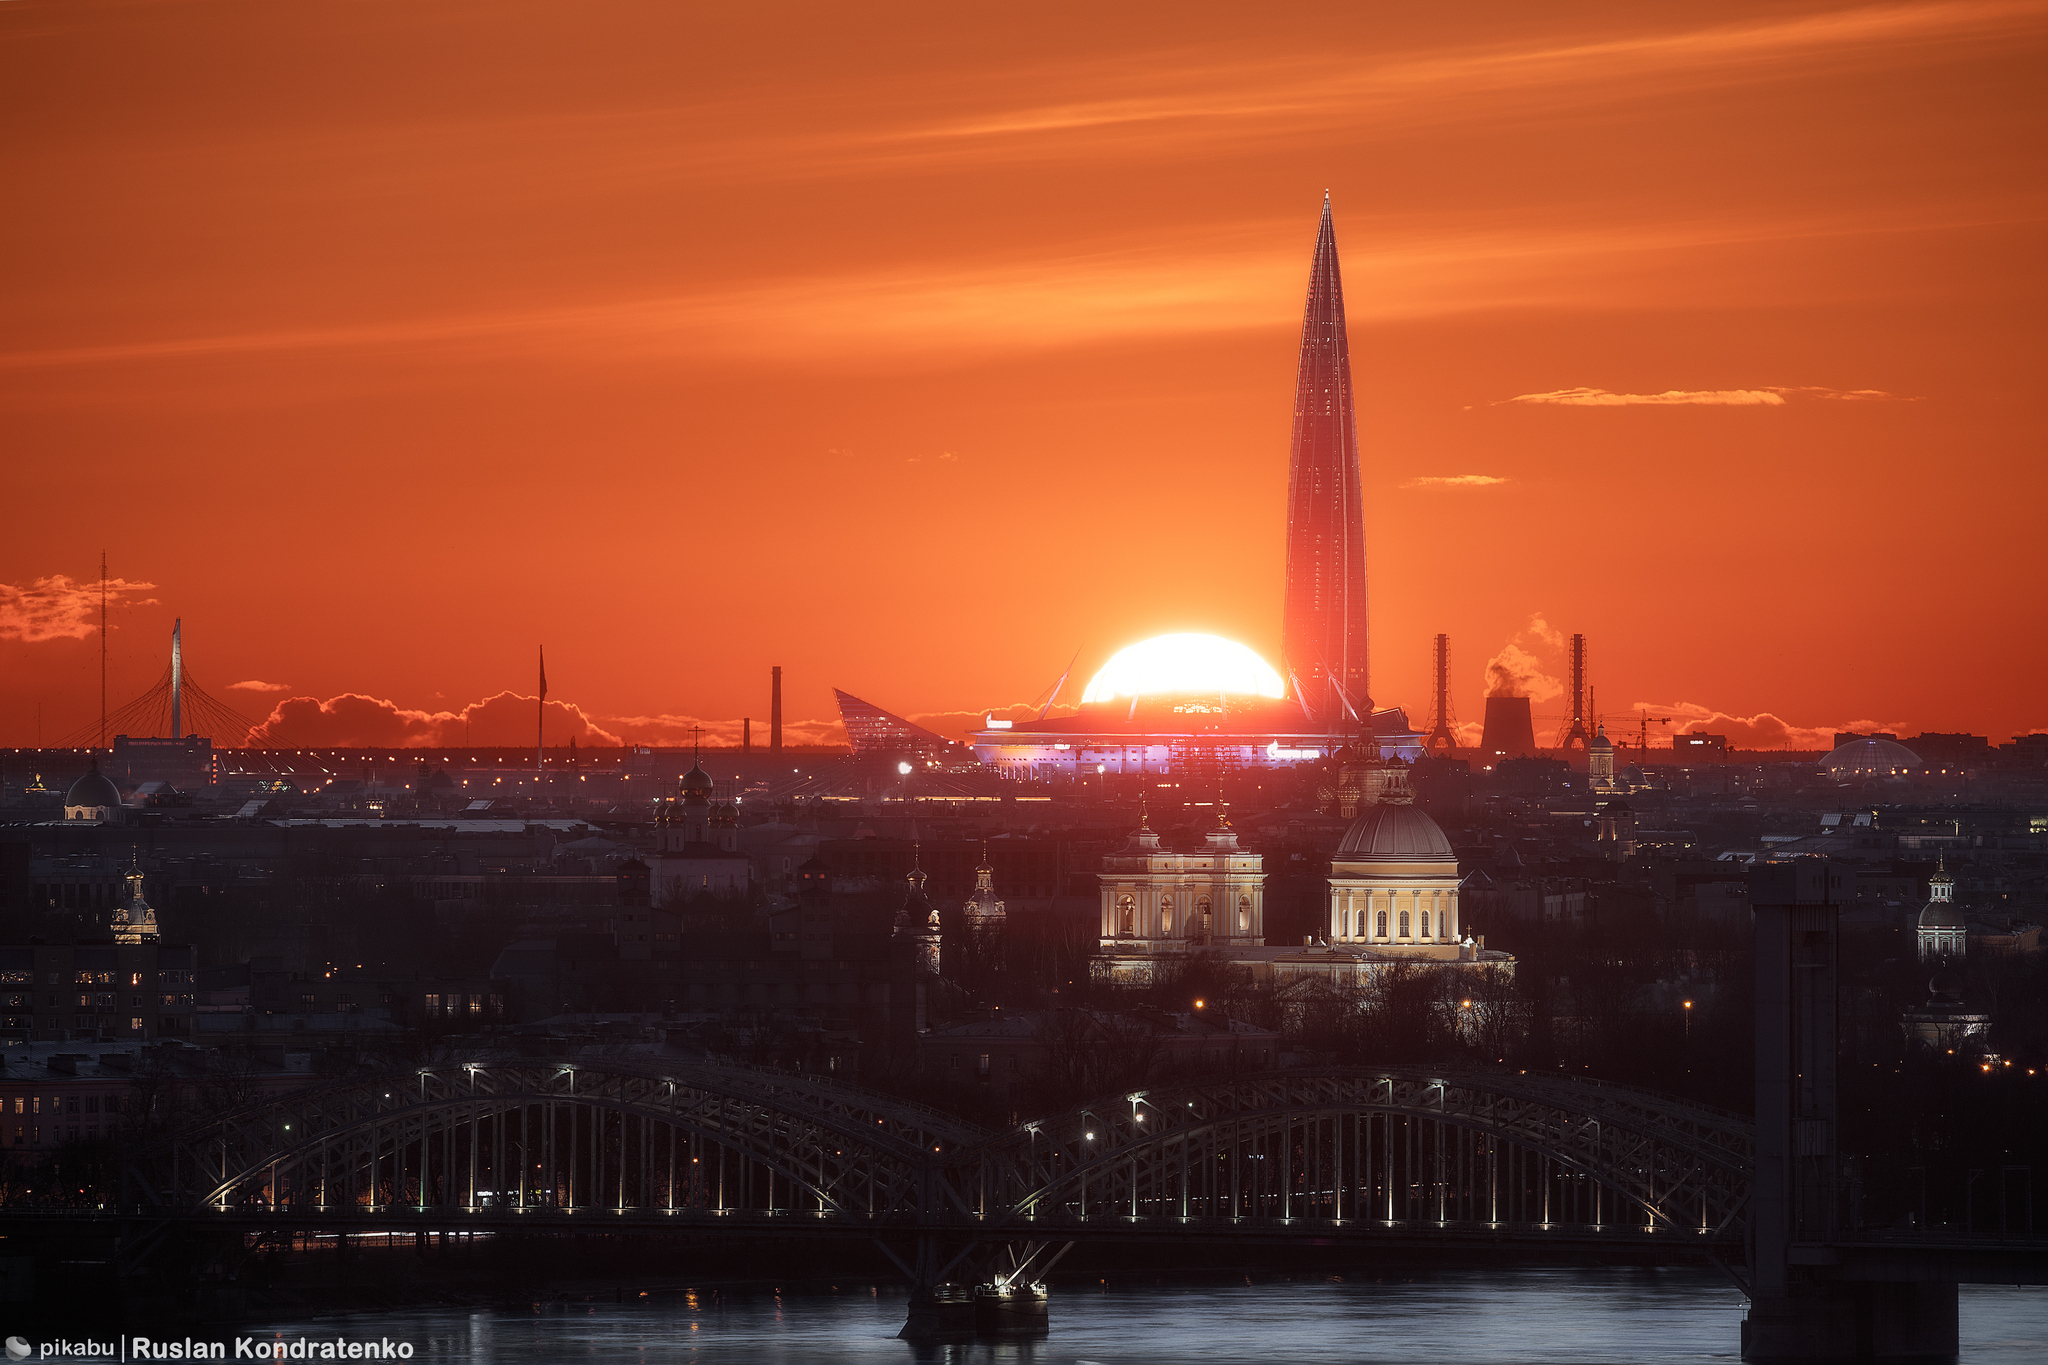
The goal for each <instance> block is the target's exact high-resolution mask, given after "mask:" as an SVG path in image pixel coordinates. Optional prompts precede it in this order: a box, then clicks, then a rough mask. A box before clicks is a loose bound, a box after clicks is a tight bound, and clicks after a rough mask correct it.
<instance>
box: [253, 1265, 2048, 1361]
mask: <svg viewBox="0 0 2048 1365" xmlns="http://www.w3.org/2000/svg"><path fill="white" fill-rule="evenodd" d="M636 1293H637V1291H636ZM1051 1303H1052V1334H1051V1335H1050V1336H1049V1337H1045V1338H1042V1339H1040V1340H1037V1341H1026V1342H995V1341H978V1342H972V1343H963V1344H960V1345H945V1346H915V1347H914V1346H912V1345H910V1344H909V1343H906V1342H902V1341H898V1340H896V1332H897V1329H898V1328H900V1327H901V1326H902V1325H903V1319H904V1309H905V1302H904V1294H903V1291H902V1290H901V1289H900V1288H898V1287H892V1286H886V1285H870V1284H863V1283H853V1282H847V1283H841V1284H838V1285H828V1284H823V1283H806V1284H803V1285H801V1286H797V1285H791V1286H785V1287H782V1288H776V1287H772V1286H766V1285H747V1286H732V1285H725V1286H716V1287H712V1286H706V1287H703V1288H696V1289H679V1290H659V1291H654V1292H650V1293H648V1294H647V1295H646V1296H644V1297H634V1298H633V1299H631V1300H630V1301H629V1302H627V1303H624V1304H620V1303H615V1302H601V1303H598V1302H570V1303H555V1304H548V1305H544V1306H538V1307H535V1308H532V1309H528V1310H524V1311H518V1310H504V1309H496V1310H458V1309H432V1310H418V1311H400V1312H390V1313H379V1314H376V1315H374V1316H372V1315H350V1316H344V1317H330V1318H321V1319H318V1320H316V1321H313V1322H303V1321H302V1322H294V1323H290V1324H276V1325H274V1326H273V1327H272V1328H268V1329H265V1330H263V1331H259V1332H256V1333H253V1334H252V1335H255V1336H256V1337H257V1338H258V1339H259V1340H260V1339H262V1338H263V1337H265V1336H269V1335H270V1334H271V1332H273V1331H274V1332H275V1333H276V1335H277V1336H278V1337H282V1338H298V1337H303V1336H312V1337H314V1338H316V1339H317V1338H323V1337H325V1338H330V1339H331V1338H332V1337H333V1336H336V1335H346V1336H348V1337H351V1338H355V1339H363V1338H375V1337H385V1338H390V1339H392V1340H394V1341H410V1342H412V1343H413V1344H414V1350H415V1352H416V1354H415V1356H414V1358H415V1359H428V1360H438V1361H464V1362H468V1361H475V1362H488V1363H489V1365H528V1363H529V1362H531V1363H532V1365H543V1363H545V1365H556V1363H557V1362H572V1361H574V1362H581V1361H590V1362H595V1363H598V1365H611V1362H634V1363H635V1365H637V1363H638V1362H650V1363H651V1362H678V1363H679V1365H688V1363H693V1362H701V1363H702V1365H783V1363H784V1362H787V1363H788V1365H810V1363H811V1362H826V1361H829V1362H850V1363H851V1365H869V1363H870V1362H873V1363H875V1365H924V1363H926V1362H930V1363H931V1365H1087V1363H1088V1362H1095V1363H1096V1365H1151V1362H1182V1361H1201V1362H1205V1365H1206V1363H1207V1362H1219V1363H1227V1362H1238V1361H1243V1362H1254V1361H1256V1362H1261V1365H1268V1363H1274V1362H1277V1363H1279V1365H1291V1363H1292V1362H1302V1363H1303V1365H1321V1363H1322V1362H1330V1363H1331V1365H1336V1363H1337V1362H1342V1363H1343V1365H1360V1363H1361V1362H1374V1361H1390V1362H1391V1361H1429V1362H1444V1365H1453V1363H1460V1365H1463V1363H1466V1362H1469V1363H1470V1365H1493V1363H1494V1362H1500V1365H1509V1363H1510V1362H1523V1361H1585V1362H1634V1361H1645V1362H1648V1361H1656V1362H1689V1361H1699V1362H1706V1361H1733V1360H1735V1359H1737V1358H1738V1354H1737V1353H1738V1349H1739V1344H1740V1336H1739V1333H1740V1327H1741V1322H1742V1315H1743V1308H1744V1302H1743V1299H1742V1296H1741V1295H1740V1294H1738V1293H1737V1292H1736V1291H1735V1289H1734V1288H1733V1287H1732V1286H1730V1285H1729V1284H1728V1283H1727V1281H1725V1280H1723V1279H1721V1278H1719V1277H1718V1276H1716V1275H1714V1274H1712V1273H1711V1272H1704V1271H1696V1270H1689V1269H1639V1270H1616V1269H1597V1270H1508V1271H1499V1270H1487V1271H1471V1272H1431V1273H1429V1274H1427V1275H1418V1276H1417V1277H1415V1278H1413V1279H1396V1278H1391V1277H1381V1278H1374V1276H1373V1275H1372V1274H1371V1273H1367V1274H1363V1275H1359V1274H1345V1275H1328V1276H1301V1275H1295V1276H1290V1277H1260V1278H1256V1279H1251V1280H1246V1279H1201V1278H1188V1279H1180V1280H1174V1281H1158V1282H1145V1283H1132V1282H1127V1281H1126V1282H1105V1283H1096V1284H1084V1285H1074V1284H1071V1283H1067V1284H1056V1285H1055V1286H1054V1288H1053V1291H1052V1298H1051ZM237 1335H240V1333H237ZM1962 1345H1963V1353H1962V1359H1963V1360H1964V1361H1965V1362H1971V1363H1972V1365H2007V1362H2010V1363H2011V1365H2019V1363H2020V1362H2027V1365H2040V1362H2042V1361H2048V1289H2010V1288H1999V1287H1984V1286H1971V1285H1965V1286H1964V1287H1963V1290H1962Z"/></svg>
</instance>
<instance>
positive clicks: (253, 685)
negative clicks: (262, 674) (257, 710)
mask: <svg viewBox="0 0 2048 1365" xmlns="http://www.w3.org/2000/svg"><path fill="white" fill-rule="evenodd" d="M228 690H229V691H231V692H289V691H291V690H292V685H291V684H290V683H274V682H264V681H262V680H261V679H259V678H249V679H246V680H245V681H242V682H231V683H229V684H228Z"/></svg>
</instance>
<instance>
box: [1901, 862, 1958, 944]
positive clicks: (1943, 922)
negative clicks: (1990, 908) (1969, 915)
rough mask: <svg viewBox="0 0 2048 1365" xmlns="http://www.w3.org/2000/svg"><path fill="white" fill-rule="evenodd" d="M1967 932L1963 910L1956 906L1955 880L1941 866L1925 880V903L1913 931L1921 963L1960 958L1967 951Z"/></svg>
mask: <svg viewBox="0 0 2048 1365" xmlns="http://www.w3.org/2000/svg"><path fill="white" fill-rule="evenodd" d="M1969 933H1970V928H1969V925H1968V924H1966V923H1965V922H1964V920H1963V912H1962V909H1961V908H1960V907H1959V906H1957V904H1956V879H1955V878H1954V877H1951V876H1949V875H1948V869H1947V868H1946V867H1943V868H1941V869H1940V870H1938V871H1936V872H1935V874H1934V875H1933V876H1932V877H1929V878H1928V879H1927V904H1926V905H1925V906H1923V907H1921V910H1920V922H1919V924H1918V925H1917V927H1916V929H1915V936H1916V937H1917V939H1918V941H1919V946H1920V960H1921V961H1922V962H1938V961H1941V960H1942V959H1945V958H1952V957H1962V956H1963V955H1964V954H1965V953H1966V952H1968V950H1969V946H1970V939H1969Z"/></svg>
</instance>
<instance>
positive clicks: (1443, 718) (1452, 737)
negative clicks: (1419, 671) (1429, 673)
mask: <svg viewBox="0 0 2048 1365" xmlns="http://www.w3.org/2000/svg"><path fill="white" fill-rule="evenodd" d="M1422 747H1423V748H1424V749H1426V750H1427V751H1428V752H1430V753H1431V754H1454V753H1456V752H1457V751H1458V736H1457V733H1456V732H1455V731H1454V730H1452V729H1451V637H1450V636H1448V635H1439V636H1437V637H1436V724H1435V725H1434V726H1433V727H1432V728H1431V729H1430V732H1429V738H1428V739H1426V740H1424V741H1423V742H1422Z"/></svg>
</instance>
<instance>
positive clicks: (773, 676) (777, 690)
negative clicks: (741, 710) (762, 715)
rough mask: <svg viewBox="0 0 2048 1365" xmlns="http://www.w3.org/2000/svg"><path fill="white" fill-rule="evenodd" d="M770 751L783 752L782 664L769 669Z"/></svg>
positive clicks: (773, 752) (772, 752)
mask: <svg viewBox="0 0 2048 1365" xmlns="http://www.w3.org/2000/svg"><path fill="white" fill-rule="evenodd" d="M768 673H769V678H770V682H769V691H768V752H769V753H771V754H780V753H781V752H782V665H781V664H777V665H775V667H774V668H772V669H770V670H768Z"/></svg>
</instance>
